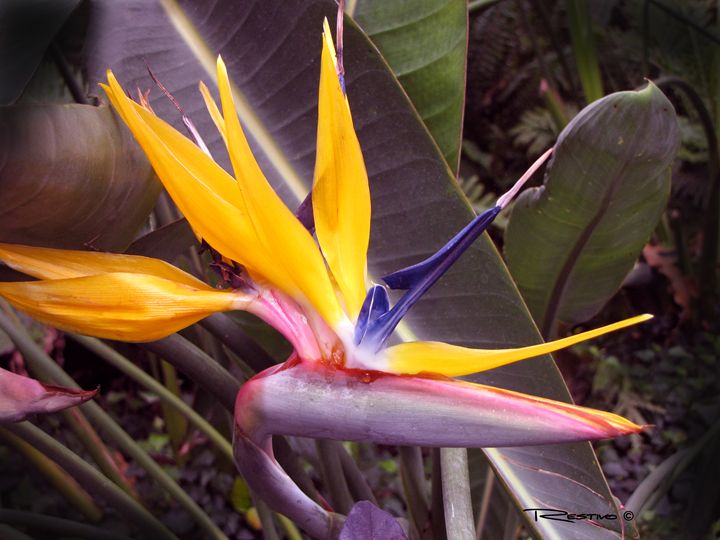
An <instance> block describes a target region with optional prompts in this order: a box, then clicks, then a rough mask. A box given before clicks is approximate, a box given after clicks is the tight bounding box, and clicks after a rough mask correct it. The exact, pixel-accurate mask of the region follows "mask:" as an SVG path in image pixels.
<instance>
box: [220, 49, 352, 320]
mask: <svg viewBox="0 0 720 540" xmlns="http://www.w3.org/2000/svg"><path fill="white" fill-rule="evenodd" d="M217 73H218V89H219V91H220V102H221V104H222V112H223V118H224V123H225V124H224V125H225V136H226V139H227V149H228V154H229V155H230V161H231V163H232V166H233V170H234V171H235V177H236V179H237V184H238V188H239V191H240V193H241V194H242V199H243V202H244V205H245V206H244V208H245V209H246V211H247V212H248V215H249V217H250V219H251V221H252V222H253V224H254V227H255V229H256V233H257V235H258V238H259V239H260V242H261V243H262V245H263V246H264V248H265V249H266V250H267V251H268V252H269V253H271V254H272V260H273V264H274V265H275V266H276V269H277V271H279V272H280V271H282V272H284V273H285V274H286V276H287V279H288V280H292V281H293V282H294V284H295V286H296V288H297V290H299V291H300V292H301V293H302V295H303V296H304V297H305V299H307V301H309V302H310V304H312V306H313V307H314V308H315V309H316V310H317V311H318V312H319V313H321V314H322V316H323V318H324V319H325V320H326V321H327V322H328V323H329V324H330V325H331V326H334V325H335V324H336V323H338V322H339V321H340V320H341V319H342V318H343V315H342V310H341V308H340V304H339V302H338V299H337V296H336V294H335V290H334V288H333V286H332V282H331V281H330V276H329V275H328V272H327V267H326V266H325V261H324V260H323V257H322V254H321V253H320V250H319V249H318V247H317V244H316V243H315V241H314V240H313V238H312V236H311V235H310V233H309V232H308V231H307V230H306V229H305V227H304V226H303V225H302V224H301V223H300V222H299V221H298V219H297V218H296V217H295V216H294V215H293V213H292V212H290V210H289V209H288V208H287V206H285V203H283V201H282V200H281V199H280V197H278V196H277V194H276V193H275V191H274V190H273V188H272V187H271V186H270V184H269V183H268V181H267V179H266V178H265V175H264V174H263V173H262V171H261V170H260V166H259V165H258V163H257V161H256V160H255V157H254V156H253V154H252V151H251V150H250V146H249V145H248V142H247V139H246V137H245V134H244V133H243V130H242V127H241V126H240V121H239V119H238V116H237V112H236V109H235V103H234V100H233V95H232V88H231V84H230V79H229V77H228V73H227V68H226V67H225V64H224V62H223V60H222V58H220V57H218V60H217ZM286 292H290V291H288V290H286ZM290 294H291V295H292V296H294V297H295V298H296V299H298V297H297V294H293V293H292V292H290ZM300 300H303V299H300Z"/></svg>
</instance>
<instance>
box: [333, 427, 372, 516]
mask: <svg viewBox="0 0 720 540" xmlns="http://www.w3.org/2000/svg"><path fill="white" fill-rule="evenodd" d="M334 442H335V444H336V445H337V446H338V447H339V448H338V457H339V458H340V463H341V464H342V470H343V473H345V478H346V479H347V483H348V487H349V488H350V493H352V495H353V498H354V499H355V500H356V501H370V502H371V503H373V504H375V505H377V499H375V495H374V494H373V492H372V489H370V486H369V485H368V483H367V480H366V478H365V476H364V475H363V473H362V472H360V469H359V468H358V465H357V462H356V461H355V460H354V459H353V458H352V456H351V455H350V454H349V453H348V451H347V450H346V449H345V447H344V446H343V444H342V443H341V442H338V441H334Z"/></svg>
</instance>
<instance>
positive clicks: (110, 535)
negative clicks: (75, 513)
mask: <svg viewBox="0 0 720 540" xmlns="http://www.w3.org/2000/svg"><path fill="white" fill-rule="evenodd" d="M0 523H9V524H10V525H19V526H21V527H26V528H28V529H30V530H31V531H42V532H45V533H48V534H52V535H53V536H61V537H66V536H67V537H77V538H86V539H87V540H131V539H130V538H129V537H127V536H125V535H124V534H118V533H114V532H111V531H108V530H107V529H103V528H100V527H93V526H92V525H86V524H85V523H78V522H76V521H71V520H69V519H63V518H59V517H55V516H45V515H43V514H36V513H35V512H28V511H25V510H6V509H4V508H0ZM3 538H4V537H3Z"/></svg>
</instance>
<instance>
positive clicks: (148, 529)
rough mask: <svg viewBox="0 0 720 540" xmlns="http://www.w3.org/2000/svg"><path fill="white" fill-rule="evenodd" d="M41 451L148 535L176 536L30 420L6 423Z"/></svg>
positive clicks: (9, 428)
mask: <svg viewBox="0 0 720 540" xmlns="http://www.w3.org/2000/svg"><path fill="white" fill-rule="evenodd" d="M0 429H4V430H7V431H9V432H11V433H13V434H15V435H17V436H18V437H20V438H21V439H23V440H24V441H26V442H27V443H29V444H31V445H32V446H33V447H35V448H36V449H37V450H39V451H40V452H43V453H44V454H46V455H47V456H48V457H50V458H52V459H53V460H54V461H55V462H57V463H58V464H59V465H60V466H61V467H63V468H64V469H65V470H66V471H67V472H68V473H70V474H71V475H72V476H73V478H75V479H76V480H77V481H78V482H79V483H80V484H82V485H83V486H84V487H85V488H86V489H88V490H89V491H91V492H94V493H96V494H97V495H98V496H100V497H102V498H103V499H105V500H106V501H108V502H109V503H111V504H112V505H113V506H114V507H115V508H117V509H118V510H119V511H120V512H122V513H123V514H124V515H125V516H126V517H127V518H128V519H129V520H130V521H131V523H134V524H135V526H136V528H137V530H138V531H139V532H141V533H142V534H143V536H146V537H148V538H155V537H157V538H164V539H168V540H177V537H176V536H175V535H174V534H173V533H172V532H170V530H169V529H168V528H167V527H165V525H163V524H162V523H160V522H159V521H158V520H157V519H156V518H155V517H154V516H153V515H152V514H150V512H148V511H147V510H145V508H143V507H142V506H140V504H138V502H137V501H135V499H133V498H132V497H130V496H129V495H128V494H127V493H125V492H124V491H123V490H122V489H120V488H119V487H118V486H116V485H115V484H113V483H112V482H111V481H110V480H109V479H108V478H106V477H105V476H103V475H102V474H101V473H100V472H98V471H97V470H96V469H95V468H93V467H92V466H90V465H88V464H87V463H86V462H85V460H83V459H82V458H80V456H78V455H77V454H75V453H73V452H71V451H70V450H68V449H67V448H65V447H64V446H63V445H62V444H60V443H59V442H57V441H56V440H55V439H53V438H52V437H51V436H50V435H48V434H47V433H45V432H44V431H42V430H41V429H40V428H38V427H36V426H34V425H32V424H31V423H29V422H20V423H17V424H7V425H5V427H4V428H0Z"/></svg>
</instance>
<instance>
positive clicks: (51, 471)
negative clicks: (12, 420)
mask: <svg viewBox="0 0 720 540" xmlns="http://www.w3.org/2000/svg"><path fill="white" fill-rule="evenodd" d="M0 438H3V439H5V441H6V442H8V443H9V444H10V445H11V446H13V447H14V448H15V450H17V451H18V453H20V454H22V456H23V457H24V458H25V459H26V460H27V461H28V462H29V463H30V464H31V465H33V467H35V469H37V470H38V471H39V472H40V473H41V474H42V475H43V476H44V477H45V479H46V480H47V481H48V483H49V484H50V485H51V486H52V487H53V488H55V489H56V490H57V491H58V492H59V493H60V494H61V495H62V496H63V497H65V499H66V500H67V501H68V502H69V503H70V504H71V505H72V506H74V507H75V508H76V509H77V510H79V511H80V512H81V513H82V514H83V515H84V516H85V519H87V520H88V521H91V522H93V523H97V522H98V521H100V520H101V519H102V517H103V513H102V510H100V508H98V507H97V505H96V504H95V500H94V499H93V498H92V497H91V496H90V494H89V493H88V492H87V491H85V489H83V487H82V486H80V485H79V484H78V483H77V481H76V480H75V479H74V478H73V477H72V476H70V475H69V474H68V473H67V472H66V471H65V470H63V468H62V467H60V466H59V465H58V464H57V463H55V462H54V461H53V460H52V459H50V458H49V457H48V456H46V455H45V454H43V453H42V452H40V451H39V450H38V449H37V448H35V447H34V446H32V445H31V444H29V443H27V442H26V441H25V440H23V439H21V438H20V437H18V436H17V435H15V434H14V433H11V432H9V431H7V430H4V429H2V428H1V427H0ZM0 538H1V536H0Z"/></svg>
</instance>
